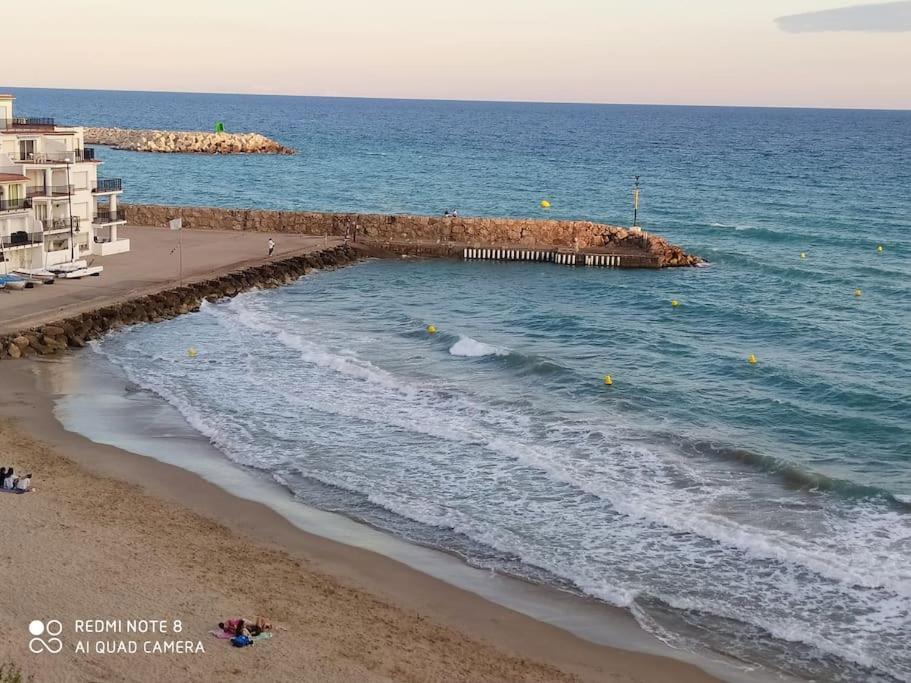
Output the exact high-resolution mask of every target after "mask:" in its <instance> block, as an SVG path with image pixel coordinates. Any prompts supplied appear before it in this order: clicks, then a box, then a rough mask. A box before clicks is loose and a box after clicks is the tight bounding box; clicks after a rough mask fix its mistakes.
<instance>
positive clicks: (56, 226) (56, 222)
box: [41, 216, 79, 233]
mask: <svg viewBox="0 0 911 683" xmlns="http://www.w3.org/2000/svg"><path fill="white" fill-rule="evenodd" d="M41 222H42V223H44V232H46V233H47V232H63V231H66V232H69V231H70V230H71V229H72V231H73V232H79V216H73V217H72V218H45V219H43V220H42V221H41Z"/></svg>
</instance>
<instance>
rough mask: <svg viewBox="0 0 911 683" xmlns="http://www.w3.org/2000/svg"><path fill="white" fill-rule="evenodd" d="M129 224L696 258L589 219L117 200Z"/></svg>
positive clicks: (439, 246) (411, 248) (402, 246)
mask: <svg viewBox="0 0 911 683" xmlns="http://www.w3.org/2000/svg"><path fill="white" fill-rule="evenodd" d="M125 212H126V216H127V220H129V222H130V223H133V224H135V225H165V224H166V223H167V222H168V220H170V219H171V218H177V217H180V218H182V219H183V225H184V226H185V227H188V228H197V229H209V230H245V231H251V232H270V233H272V232H279V233H281V232H284V233H292V234H300V235H331V236H335V237H341V236H344V235H345V234H350V235H354V234H355V233H356V234H357V236H358V240H359V241H364V242H367V243H370V244H371V245H373V246H376V247H379V248H383V249H385V250H386V251H388V252H391V253H399V254H413V255H421V256H460V255H461V254H462V250H463V249H464V248H465V247H493V248H507V249H575V250H580V251H590V252H595V253H611V254H617V255H622V256H624V257H627V258H626V260H627V261H628V262H630V263H634V264H636V266H635V267H644V268H668V267H670V268H674V267H680V266H695V265H696V264H697V263H699V262H700V261H701V259H700V258H699V257H698V256H694V255H692V254H687V253H685V252H684V250H683V249H682V248H681V247H679V246H677V245H675V244H671V243H670V242H668V241H667V240H666V239H664V238H663V237H660V236H658V235H654V234H651V233H647V232H644V231H640V230H635V229H630V228H624V227H619V226H616V225H606V224H603V223H593V222H591V221H568V220H535V219H531V218H485V217H477V216H464V217H463V216H455V217H453V216H411V215H401V214H396V215H387V214H355V213H319V212H309V211H267V210H262V209H222V208H208V207H177V206H162V205H155V204H129V205H126V206H125Z"/></svg>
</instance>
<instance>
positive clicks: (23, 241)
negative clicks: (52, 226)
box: [0, 230, 44, 249]
mask: <svg viewBox="0 0 911 683" xmlns="http://www.w3.org/2000/svg"><path fill="white" fill-rule="evenodd" d="M43 241H44V235H43V234H42V233H40V232H25V231H24V230H23V231H20V232H14V233H13V234H12V235H4V236H3V237H0V244H2V245H3V248H4V249H9V248H10V247H21V246H23V245H27V244H41V243H42V242H43Z"/></svg>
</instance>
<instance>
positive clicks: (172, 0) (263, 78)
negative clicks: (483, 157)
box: [3, 0, 911, 109]
mask: <svg viewBox="0 0 911 683" xmlns="http://www.w3.org/2000/svg"><path fill="white" fill-rule="evenodd" d="M841 4H843V3H840V2H838V0H834V2H833V0H763V1H762V2H755V3H752V2H749V3H744V2H730V0H688V1H687V2H680V1H679V0H639V2H636V3H631V2H628V1H627V2H616V1H614V0H562V1H561V2H554V1H553V0H549V1H547V0H486V1H485V2H481V1H480V0H462V2H460V3H452V6H447V7H437V6H434V5H435V3H429V2H426V0H425V1H423V2H422V1H419V0H386V1H385V2H376V1H375V0H374V1H372V2H371V1H370V0H335V1H334V2H332V3H321V4H318V5H316V4H313V3H306V4H296V5H295V4H292V3H289V2H287V1H286V0H258V1H257V2H255V3H251V2H248V1H246V0H244V1H241V0H221V2H216V1H215V0H157V2H155V3H139V2H133V1H130V0H122V1H120V2H118V1H116V0H42V2H41V3H38V4H32V3H28V4H26V3H21V2H16V3H11V4H10V6H8V7H5V8H4V20H5V23H7V24H8V26H19V27H23V26H41V27H42V40H41V45H42V49H40V50H32V51H29V52H28V57H27V58H26V59H23V60H22V62H21V63H17V64H16V65H15V68H14V69H12V70H8V71H7V74H6V76H5V78H4V79H3V80H4V81H5V82H6V83H7V85H8V86H11V87H12V86H19V87H61V88H97V89H118V90H120V89H122V90H168V91H194V92H232V93H272V94H288V95H337V96H357V97H408V98H432V99H483V100H522V101H562V102H624V103H648V104H707V105H713V104H717V105H765V106H808V107H861V108H887V109H911V33H909V32H860V31H837V32H811V33H786V32H784V31H782V30H780V28H779V27H778V26H777V25H776V23H775V19H776V18H777V17H780V16H782V15H789V14H799V13H804V12H814V11H819V10H825V9H830V8H833V7H838V6H840V5H841ZM846 4H852V3H850V1H849V2H847V3H846ZM853 4H855V5H863V4H872V3H869V2H868V3H864V2H854V3H853ZM17 35H21V36H28V35H33V32H30V31H24V32H23V31H17ZM21 40H23V41H26V42H27V39H26V38H22V39H21ZM56 44H59V45H61V49H60V50H55V49H53V47H54V45H56ZM20 47H21V46H20Z"/></svg>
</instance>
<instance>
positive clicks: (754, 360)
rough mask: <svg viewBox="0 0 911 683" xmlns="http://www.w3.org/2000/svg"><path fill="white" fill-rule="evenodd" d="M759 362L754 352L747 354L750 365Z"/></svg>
mask: <svg viewBox="0 0 911 683" xmlns="http://www.w3.org/2000/svg"><path fill="white" fill-rule="evenodd" d="M758 362H759V361H758V360H756V356H755V355H754V354H752V353H751V354H750V355H749V356H747V363H749V364H750V365H756V363H758Z"/></svg>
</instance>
